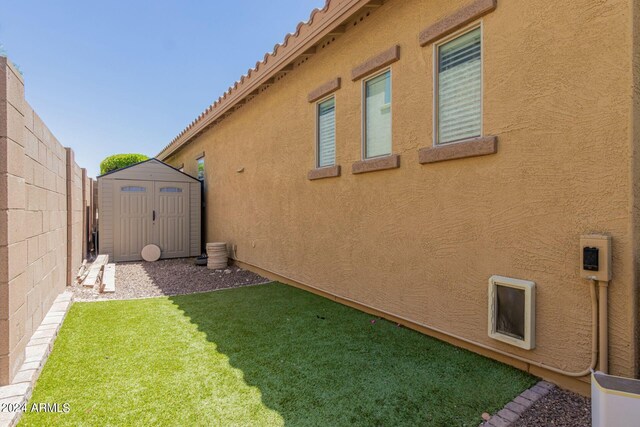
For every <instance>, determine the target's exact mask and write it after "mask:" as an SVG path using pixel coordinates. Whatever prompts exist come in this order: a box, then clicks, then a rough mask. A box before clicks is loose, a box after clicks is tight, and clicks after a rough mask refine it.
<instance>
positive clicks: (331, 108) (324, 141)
mask: <svg viewBox="0 0 640 427" xmlns="http://www.w3.org/2000/svg"><path fill="white" fill-rule="evenodd" d="M316 109H317V111H316V117H317V119H316V120H317V121H316V123H317V124H316V127H317V135H316V139H317V142H316V153H317V155H316V166H317V167H319V168H323V167H326V166H333V165H335V163H336V98H335V97H334V96H332V97H330V98H328V99H325V100H323V101H320V102H318V103H317V107H316Z"/></svg>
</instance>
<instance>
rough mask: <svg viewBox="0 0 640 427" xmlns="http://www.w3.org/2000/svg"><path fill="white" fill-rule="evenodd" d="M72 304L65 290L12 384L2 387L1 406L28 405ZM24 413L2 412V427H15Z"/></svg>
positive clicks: (42, 326) (0, 425)
mask: <svg viewBox="0 0 640 427" xmlns="http://www.w3.org/2000/svg"><path fill="white" fill-rule="evenodd" d="M72 302H73V293H72V292H71V291H65V292H63V293H61V294H60V295H58V297H57V298H56V299H55V301H54V302H53V304H52V305H51V308H50V309H49V312H48V313H47V315H46V316H45V317H44V319H42V323H41V324H40V326H39V327H38V329H36V331H35V332H34V333H33V336H32V337H31V339H30V340H29V343H28V344H27V347H26V349H25V351H24V352H25V359H24V362H23V364H22V366H21V367H20V371H18V373H17V374H16V376H15V378H14V379H13V381H12V382H11V384H10V385H7V386H4V387H0V406H1V405H2V404H14V405H15V404H17V405H22V404H25V405H26V404H27V402H28V401H29V398H30V397H31V392H32V391H33V386H34V385H35V382H36V380H37V379H38V376H39V375H40V371H42V368H43V367H44V364H45V363H46V361H47V359H48V358H49V354H50V353H51V350H52V349H53V343H54V341H55V340H56V337H57V336H58V332H59V331H60V327H61V326H62V322H63V321H64V318H65V317H66V315H67V312H68V311H69V307H71V303H72ZM21 416H22V412H20V411H19V412H0V427H13V426H15V425H17V424H18V420H19V419H20V417H21Z"/></svg>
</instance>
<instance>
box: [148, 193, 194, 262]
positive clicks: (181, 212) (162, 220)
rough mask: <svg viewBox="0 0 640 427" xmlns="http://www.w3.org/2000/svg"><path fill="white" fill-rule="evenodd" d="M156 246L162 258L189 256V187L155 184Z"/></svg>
mask: <svg viewBox="0 0 640 427" xmlns="http://www.w3.org/2000/svg"><path fill="white" fill-rule="evenodd" d="M154 209H155V211H156V218H155V224H154V228H155V232H156V245H158V246H160V250H161V251H162V257H163V258H178V257H186V256H189V235H190V232H189V185H188V184H184V183H179V182H156V183H155V201H154Z"/></svg>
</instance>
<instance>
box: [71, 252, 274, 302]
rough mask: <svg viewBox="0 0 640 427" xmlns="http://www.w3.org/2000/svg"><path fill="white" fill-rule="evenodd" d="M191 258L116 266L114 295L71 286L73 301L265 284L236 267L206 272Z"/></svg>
mask: <svg viewBox="0 0 640 427" xmlns="http://www.w3.org/2000/svg"><path fill="white" fill-rule="evenodd" d="M194 260H195V259H194V258H183V259H168V260H161V261H157V262H143V261H140V262H123V263H118V264H116V292H115V293H111V294H100V293H98V291H97V290H96V289H93V288H85V287H83V286H82V285H77V284H76V285H73V287H72V290H73V294H74V297H75V300H76V301H100V300H114V299H116V300H117V299H134V298H149V297H158V296H165V295H183V294H191V293H197V292H207V291H214V290H217V289H229V288H237V287H240V286H247V285H256V284H260V283H267V282H269V280H268V279H265V278H264V277H262V276H259V275H257V274H255V273H252V272H250V271H247V270H243V269H241V268H239V267H228V268H227V269H224V270H209V269H207V267H200V266H196V265H195V264H194Z"/></svg>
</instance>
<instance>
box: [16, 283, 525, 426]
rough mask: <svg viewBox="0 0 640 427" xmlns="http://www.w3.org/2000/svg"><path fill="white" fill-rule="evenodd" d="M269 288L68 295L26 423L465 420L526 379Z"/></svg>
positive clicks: (470, 421)
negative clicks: (106, 298) (40, 407)
mask: <svg viewBox="0 0 640 427" xmlns="http://www.w3.org/2000/svg"><path fill="white" fill-rule="evenodd" d="M372 319H376V318H374V317H372V316H370V315H368V314H365V313H362V312H360V311H357V310H354V309H351V308H349V307H345V306H343V305H340V304H337V303H335V302H331V301H329V300H327V299H324V298H322V297H319V296H316V295H313V294H311V293H308V292H305V291H302V290H299V289H295V288H292V287H288V286H285V285H282V284H277V283H274V284H269V285H263V286H254V287H246V288H240V289H232V290H225V291H217V292H211V293H207V294H197V295H186V296H178V297H171V298H155V299H146V300H135V301H110V302H97V303H74V304H73V306H72V307H71V310H70V312H69V315H68V317H67V319H66V320H65V323H64V326H63V328H62V330H61V331H60V335H59V337H58V339H57V341H56V343H55V348H54V351H53V353H52V354H51V356H50V358H49V361H48V362H47V364H46V366H45V368H44V370H43V372H42V374H41V376H40V378H39V380H38V383H37V385H36V388H35V391H34V393H33V397H32V399H31V402H39V403H40V402H48V403H60V404H62V403H65V402H68V403H69V404H70V408H71V411H70V412H69V413H67V414H62V413H61V414H51V413H48V414H47V413H26V414H25V415H24V416H23V418H22V420H21V424H20V425H23V426H27V425H73V426H81V425H86V426H89V425H91V426H93V425H101V426H103V425H139V426H150V425H168V426H174V425H203V426H205V425H207V426H212V425H222V426H227V425H233V426H260V425H264V426H277V425H291V426H303V425H313V426H329V425H331V426H342V425H366V426H399V425H409V426H417V425H422V426H424V425H428V426H447V427H448V426H474V427H475V426H477V425H478V424H479V423H480V421H481V418H480V415H481V414H482V412H485V411H486V412H494V411H496V410H498V409H499V408H501V407H502V406H503V405H504V404H506V403H507V402H508V401H509V400H511V399H512V398H513V397H514V396H516V395H517V394H518V393H520V392H521V391H523V390H524V389H526V388H528V387H530V386H531V385H532V384H534V382H535V378H533V377H531V376H529V375H528V374H526V373H523V372H520V371H518V370H516V369H513V368H511V367H508V366H506V365H503V364H500V363H498V362H495V361H492V360H489V359H486V358H484V357H481V356H478V355H476V354H473V353H470V352H468V351H465V350H461V349H458V348H456V347H453V346H451V345H448V344H445V343H443V342H441V341H438V340H436V339H433V338H430V337H427V336H425V335H422V334H419V333H417V332H414V331H411V330H409V329H406V328H400V327H397V326H396V325H395V324H393V323H390V322H387V321H383V320H379V319H376V322H375V323H372V322H371V320H372Z"/></svg>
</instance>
